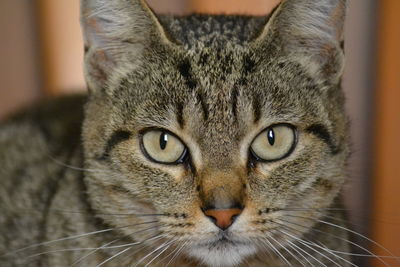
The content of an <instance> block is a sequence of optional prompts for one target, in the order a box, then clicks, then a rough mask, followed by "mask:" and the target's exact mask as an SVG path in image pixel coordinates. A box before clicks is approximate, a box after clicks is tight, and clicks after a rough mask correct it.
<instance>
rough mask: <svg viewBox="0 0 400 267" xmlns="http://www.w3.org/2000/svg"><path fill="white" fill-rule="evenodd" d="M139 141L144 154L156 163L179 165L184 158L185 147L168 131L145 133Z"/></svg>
mask: <svg viewBox="0 0 400 267" xmlns="http://www.w3.org/2000/svg"><path fill="white" fill-rule="evenodd" d="M141 141H142V142H141V146H142V150H143V152H144V154H145V155H146V156H147V157H148V158H149V159H151V160H152V161H155V162H157V163H162V164H179V163H182V162H183V160H184V158H185V155H186V150H187V149H186V147H185V145H184V144H183V143H182V142H181V141H180V140H179V138H178V137H176V136H175V135H174V134H172V133H171V132H169V131H166V130H150V131H147V132H145V133H144V134H143V135H142V140H141Z"/></svg>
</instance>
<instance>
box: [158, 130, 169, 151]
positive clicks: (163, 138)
mask: <svg viewBox="0 0 400 267" xmlns="http://www.w3.org/2000/svg"><path fill="white" fill-rule="evenodd" d="M167 143H168V134H167V133H165V132H162V133H161V135H160V148H161V150H164V149H165V148H166V147H167Z"/></svg>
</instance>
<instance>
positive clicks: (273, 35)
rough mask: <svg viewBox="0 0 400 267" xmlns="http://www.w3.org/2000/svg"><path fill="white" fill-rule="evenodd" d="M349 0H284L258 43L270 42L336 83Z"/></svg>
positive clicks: (309, 68)
mask: <svg viewBox="0 0 400 267" xmlns="http://www.w3.org/2000/svg"><path fill="white" fill-rule="evenodd" d="M346 6H347V0H282V1H281V4H280V5H279V6H278V7H277V8H276V9H275V11H274V12H273V13H272V15H271V18H270V20H269V22H268V23H267V25H266V26H265V27H264V29H263V31H262V33H261V34H260V36H259V37H258V38H257V39H256V42H258V41H260V42H262V43H265V42H267V43H269V44H271V43H272V45H273V47H275V48H276V50H279V51H280V52H281V53H285V54H286V55H290V57H291V58H292V59H294V60H296V61H298V62H299V63H300V64H302V65H304V66H305V67H306V68H307V69H308V71H309V72H310V74H311V75H312V76H313V77H320V78H321V79H323V80H326V81H330V82H332V83H337V82H338V81H340V77H341V75H342V73H343V63H344V54H343V49H342V46H343V35H344V19H345V14H346Z"/></svg>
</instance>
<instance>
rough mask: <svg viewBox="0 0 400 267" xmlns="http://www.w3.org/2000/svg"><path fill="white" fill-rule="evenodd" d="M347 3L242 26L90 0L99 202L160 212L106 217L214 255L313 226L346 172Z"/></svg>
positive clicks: (328, 1) (103, 206) (229, 258)
mask: <svg viewBox="0 0 400 267" xmlns="http://www.w3.org/2000/svg"><path fill="white" fill-rule="evenodd" d="M344 13H345V1H344V0H319V1H309V0H286V1H283V2H282V3H281V4H280V5H279V6H278V7H277V8H276V9H275V11H274V12H273V13H272V15H271V16H270V17H269V19H268V20H267V19H265V21H266V22H265V23H264V24H263V25H261V26H259V27H257V28H255V29H253V34H248V35H249V37H248V40H238V39H237V38H235V37H234V36H233V37H232V38H228V37H227V36H230V35H229V34H228V35H227V34H225V35H223V34H222V35H221V33H220V32H221V31H222V30H221V29H222V28H224V27H225V28H226V27H228V28H227V29H225V30H224V31H225V32H230V33H232V32H233V33H236V32H235V29H233V28H235V27H237V25H235V24H233V25H230V26H229V24H228V25H225V26H221V25H220V26H221V27H216V29H215V32H213V31H214V30H209V31H208V32H204V31H201V30H199V31H197V32H196V28H195V27H194V26H193V25H190V23H187V24H179V22H177V21H175V22H173V20H171V21H172V23H170V25H172V26H170V27H169V28H167V27H164V26H163V25H162V24H161V23H160V21H159V19H157V17H156V16H155V15H154V13H153V12H152V11H151V10H150V9H149V8H148V7H147V5H146V4H145V3H144V2H143V1H139V0H132V1H127V0H113V1H105V0H82V25H83V30H84V37H85V44H86V54H85V70H86V80H87V84H88V87H89V91H90V97H89V98H90V100H89V103H88V104H87V107H86V119H85V123H84V129H83V140H84V148H85V160H86V167H87V168H88V169H91V171H89V172H88V174H87V176H86V183H87V185H88V195H89V198H90V201H91V203H92V205H93V207H94V209H95V210H96V211H98V212H99V213H100V214H106V213H110V214H118V213H120V214H129V213H132V214H160V215H154V218H152V220H153V219H154V220H156V221H157V223H156V224H154V225H156V226H157V227H156V228H154V227H152V228H151V229H149V230H146V229H145V228H146V227H148V226H146V225H143V226H137V227H134V228H129V227H128V228H126V227H123V226H124V225H129V224H134V223H140V222H145V221H148V220H149V218H148V217H146V216H139V215H137V216H136V215H131V216H119V217H113V216H104V218H103V219H104V220H105V221H106V222H107V223H109V224H111V225H113V226H116V227H122V228H121V232H123V233H124V234H126V235H128V236H129V235H130V234H132V231H133V230H137V229H141V228H143V230H144V231H143V232H141V233H140V234H136V235H135V238H136V239H140V238H142V239H145V238H149V237H151V236H154V235H155V234H158V233H160V234H161V235H162V238H163V239H164V240H167V241H168V240H171V243H170V244H171V247H173V246H175V245H177V246H180V245H182V244H185V246H184V248H183V250H182V251H183V253H185V254H186V255H189V256H192V257H194V258H197V259H199V260H200V261H202V262H204V263H206V264H209V265H215V266H218V265H223V264H227V265H229V264H237V263H239V262H241V261H242V260H244V258H245V257H246V256H249V255H252V254H254V253H256V252H257V251H259V250H263V249H265V244H266V240H269V241H270V240H271V239H270V238H273V240H277V241H279V242H281V243H282V244H285V242H287V241H285V240H292V239H293V237H289V236H287V235H286V236H285V235H284V234H283V232H284V231H289V232H291V233H292V234H293V235H295V236H300V235H301V234H302V233H304V232H307V230H308V228H309V227H312V226H313V225H314V223H315V222H316V219H318V217H319V216H320V214H321V212H320V211H321V210H323V209H325V208H328V207H330V206H331V204H332V202H333V201H334V199H335V198H336V197H337V195H338V193H339V191H340V190H341V188H342V184H343V182H344V179H345V170H344V166H345V162H346V158H347V154H348V144H347V130H346V129H347V122H346V116H345V115H344V111H343V109H344V97H343V93H342V91H341V87H340V80H341V75H342V70H343V57H344V56H343V49H342V48H343V47H342V44H343V40H342V38H343V21H344ZM202 21H203V23H204V24H201V25H200V24H199V25H198V26H199V27H203V29H204V28H208V29H213V28H212V26H213V25H211V24H212V23H215V21H214V22H213V19H208V20H207V19H204V20H202ZM250 22H251V20H249V23H250ZM207 23H209V24H207ZM251 23H253V22H251ZM259 24H260V23H254V25H259ZM174 25H175V26H174ZM182 25H186V26H191V28H190V29H187V30H188V31H189V32H190V33H188V36H189V37H187V40H189V41H188V42H186V43H185V42H182V40H183V39H184V38H180V37H179V36H178V35H177V34H176V32H178V31H182ZM174 27H175V28H176V29H175V31H174ZM229 27H232V29H229ZM217 28H220V29H219V30H218V29H217ZM183 30H185V29H183ZM236 30H237V29H236ZM238 32H240V31H238ZM231 35H232V34H231ZM309 218H311V220H310V219H309ZM314 219H315V220H314ZM154 225H153V226H154ZM146 231H147V232H146ZM268 238H269V239H268Z"/></svg>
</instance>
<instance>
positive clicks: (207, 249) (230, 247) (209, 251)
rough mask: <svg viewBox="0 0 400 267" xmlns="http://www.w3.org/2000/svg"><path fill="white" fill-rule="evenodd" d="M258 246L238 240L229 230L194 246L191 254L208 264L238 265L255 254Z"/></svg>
mask: <svg viewBox="0 0 400 267" xmlns="http://www.w3.org/2000/svg"><path fill="white" fill-rule="evenodd" d="M255 252H256V247H255V246H254V245H252V244H251V243H250V242H244V241H243V240H238V239H236V238H235V237H233V236H232V234H230V233H229V232H220V233H218V234H217V235H216V236H215V238H213V239H211V240H210V239H209V240H207V241H203V242H201V243H198V244H197V245H195V246H193V247H192V249H191V250H190V251H189V254H190V255H191V256H193V257H195V258H197V259H199V260H200V261H201V262H203V263H206V265H207V266H236V265H238V264H239V263H241V262H242V260H244V258H246V257H248V256H250V255H252V254H254V253H255Z"/></svg>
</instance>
